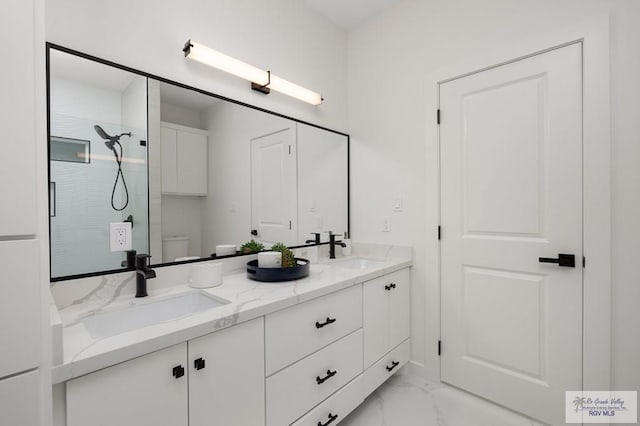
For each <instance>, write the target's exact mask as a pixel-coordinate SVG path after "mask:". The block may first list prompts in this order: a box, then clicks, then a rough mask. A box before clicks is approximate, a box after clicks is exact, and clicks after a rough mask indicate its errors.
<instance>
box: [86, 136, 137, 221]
mask: <svg viewBox="0 0 640 426" xmlns="http://www.w3.org/2000/svg"><path fill="white" fill-rule="evenodd" d="M93 129H94V130H95V131H96V133H97V134H98V136H100V137H101V138H102V139H104V144H105V145H106V146H107V148H109V149H110V150H111V151H113V155H114V156H115V158H116V163H118V172H117V173H116V180H115V181H114V182H113V190H112V191H111V207H112V208H113V209H114V210H115V211H118V212H121V211H122V210H124V209H126V208H127V206H128V205H129V190H128V189H127V182H126V181H125V180H124V173H122V152H123V151H122V145H121V144H120V138H121V137H122V136H128V137H131V133H130V132H128V133H121V134H119V135H115V136H110V135H109V134H108V133H107V132H105V131H104V129H103V128H102V127H100V126H98V125H97V124H96V125H95V126H93ZM116 145H118V146H119V147H120V153H119V154H118V150H117V149H116ZM118 179H122V186H123V188H124V194H125V202H124V206H122V207H120V208H118V207H116V205H115V202H114V198H115V194H116V187H117V186H118Z"/></svg>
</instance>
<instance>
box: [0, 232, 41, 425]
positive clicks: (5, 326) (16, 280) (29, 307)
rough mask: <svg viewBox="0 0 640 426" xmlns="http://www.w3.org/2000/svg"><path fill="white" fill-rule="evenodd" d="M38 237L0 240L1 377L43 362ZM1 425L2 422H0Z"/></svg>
mask: <svg viewBox="0 0 640 426" xmlns="http://www.w3.org/2000/svg"><path fill="white" fill-rule="evenodd" d="M38 245H39V242H38V240H21V241H0V258H2V262H3V267H2V284H0V324H2V326H0V342H2V349H1V350H0V353H1V355H0V359H2V362H0V377H4V376H8V375H10V374H14V373H19V372H21V371H25V370H29V369H31V368H34V367H37V366H38V365H39V364H40V340H41V335H40V318H41V316H40V302H41V297H40V294H41V284H40V280H39V277H40V274H39V273H38V272H39V271H38V268H37V267H35V265H38V264H39V262H38V257H39V256H38V253H39V247H38ZM0 424H2V422H0Z"/></svg>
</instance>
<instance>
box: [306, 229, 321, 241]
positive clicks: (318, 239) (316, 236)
mask: <svg viewBox="0 0 640 426" xmlns="http://www.w3.org/2000/svg"><path fill="white" fill-rule="evenodd" d="M311 234H312V235H315V239H313V240H307V241H305V242H304V243H305V244H309V243H314V244H320V233H319V232H312V233H311Z"/></svg>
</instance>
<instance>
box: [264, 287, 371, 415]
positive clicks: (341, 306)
mask: <svg viewBox="0 0 640 426" xmlns="http://www.w3.org/2000/svg"><path fill="white" fill-rule="evenodd" d="M265 336H266V337H265V359H266V365H267V375H268V377H267V379H266V391H267V395H266V398H267V426H282V425H289V424H292V423H293V422H294V421H296V420H297V419H298V418H300V417H301V416H302V415H304V414H305V413H306V412H308V411H309V410H310V409H312V408H313V407H314V406H316V405H317V404H319V403H320V402H322V401H323V400H325V399H327V398H328V397H330V396H331V395H333V394H334V393H335V392H336V391H338V390H339V389H340V388H342V387H343V386H344V385H346V384H347V383H349V382H350V381H352V380H353V379H354V378H356V377H357V376H359V375H360V374H361V373H362V285H356V286H353V287H350V288H347V289H344V290H341V291H337V292H335V293H332V294H329V295H326V296H323V297H319V298H317V299H313V300H311V301H308V302H305V303H301V304H299V305H296V306H293V307H291V308H288V309H284V310H282V311H278V312H275V313H273V314H270V315H267V316H266V319H265ZM356 405H357V404H356ZM354 407H355V405H354ZM354 407H352V408H351V409H353V408H354ZM349 411H350V410H349Z"/></svg>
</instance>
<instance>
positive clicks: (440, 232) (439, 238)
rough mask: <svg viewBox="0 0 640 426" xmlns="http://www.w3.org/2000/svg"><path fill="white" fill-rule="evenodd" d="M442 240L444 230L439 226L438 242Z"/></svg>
mask: <svg viewBox="0 0 640 426" xmlns="http://www.w3.org/2000/svg"><path fill="white" fill-rule="evenodd" d="M441 239H442V228H441V227H440V225H438V240H441Z"/></svg>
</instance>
